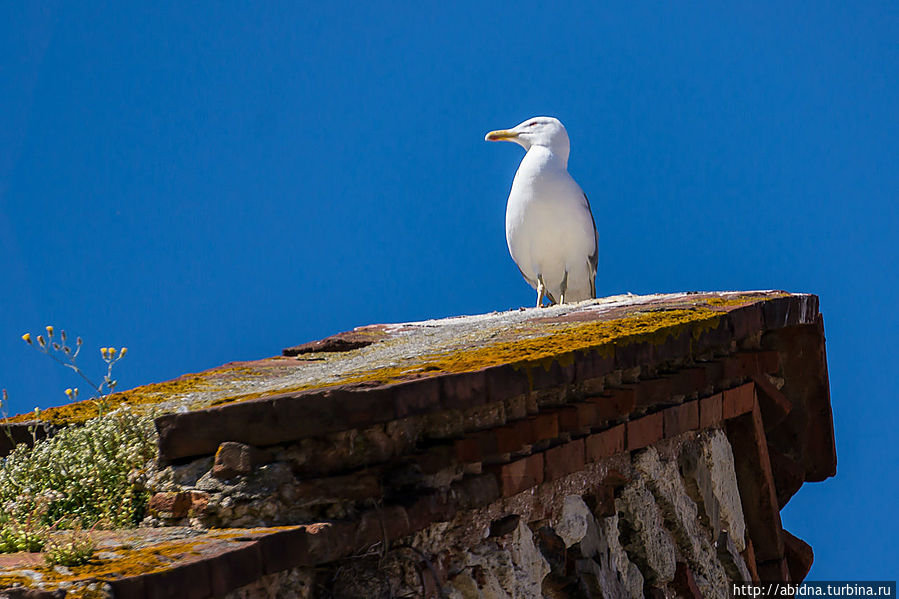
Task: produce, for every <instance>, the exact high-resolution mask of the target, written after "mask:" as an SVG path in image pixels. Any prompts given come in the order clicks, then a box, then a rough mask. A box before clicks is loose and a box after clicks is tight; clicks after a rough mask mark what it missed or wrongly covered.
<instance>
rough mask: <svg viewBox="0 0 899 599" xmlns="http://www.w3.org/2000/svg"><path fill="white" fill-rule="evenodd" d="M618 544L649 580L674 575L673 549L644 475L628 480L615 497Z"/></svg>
mask: <svg viewBox="0 0 899 599" xmlns="http://www.w3.org/2000/svg"><path fill="white" fill-rule="evenodd" d="M615 507H616V508H617V510H618V527H619V530H620V535H619V538H620V539H621V544H622V545H623V546H624V548H625V550H626V551H627V554H628V556H630V557H631V559H633V560H634V562H635V563H636V564H637V565H638V566H639V568H640V572H641V573H642V574H643V576H644V577H645V578H646V580H647V581H648V582H649V583H650V584H656V585H663V584H665V583H666V582H669V581H670V580H672V578H674V567H675V555H676V550H675V547H674V541H673V540H672V539H671V535H670V534H669V533H668V531H667V530H665V526H664V522H663V518H662V512H661V510H660V509H659V506H658V505H657V504H656V501H655V498H654V497H653V495H652V493H651V492H650V490H649V488H648V487H647V486H646V483H645V482H644V481H643V479H636V480H633V481H631V482H630V483H628V484H627V485H626V486H625V487H624V489H622V491H621V496H620V497H619V498H617V499H616V500H615Z"/></svg>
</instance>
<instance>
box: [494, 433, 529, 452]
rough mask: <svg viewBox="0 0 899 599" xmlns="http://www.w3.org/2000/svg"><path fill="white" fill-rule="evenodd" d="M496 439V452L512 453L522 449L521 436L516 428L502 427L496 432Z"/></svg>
mask: <svg viewBox="0 0 899 599" xmlns="http://www.w3.org/2000/svg"><path fill="white" fill-rule="evenodd" d="M494 436H495V438H496V450H497V451H498V452H499V453H512V452H515V451H518V450H519V449H521V447H522V445H524V443H522V441H521V435H520V434H519V432H518V428H517V427H515V426H501V427H500V428H498V429H495V430H494Z"/></svg>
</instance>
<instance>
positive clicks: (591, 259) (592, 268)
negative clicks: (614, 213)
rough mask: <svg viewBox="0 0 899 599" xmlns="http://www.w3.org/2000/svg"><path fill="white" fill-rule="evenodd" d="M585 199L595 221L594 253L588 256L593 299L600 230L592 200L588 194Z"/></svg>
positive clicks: (593, 296)
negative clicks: (598, 229) (591, 203)
mask: <svg viewBox="0 0 899 599" xmlns="http://www.w3.org/2000/svg"><path fill="white" fill-rule="evenodd" d="M584 201H585V202H587V212H589V213H590V221H591V222H592V223H593V253H592V254H590V255H589V256H587V264H589V265H590V293H591V297H592V298H593V299H596V269H597V267H598V266H599V232H598V231H597V230H596V219H595V218H593V210H591V209H590V200H589V199H588V198H587V194H586V193H585V194H584Z"/></svg>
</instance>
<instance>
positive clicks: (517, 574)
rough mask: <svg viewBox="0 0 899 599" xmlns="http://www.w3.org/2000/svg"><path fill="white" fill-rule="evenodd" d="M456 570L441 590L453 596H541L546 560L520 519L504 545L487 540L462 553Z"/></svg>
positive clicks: (485, 598) (547, 568) (494, 598)
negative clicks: (458, 569) (462, 560)
mask: <svg viewBox="0 0 899 599" xmlns="http://www.w3.org/2000/svg"><path fill="white" fill-rule="evenodd" d="M463 559H464V563H463V564H462V565H461V568H460V571H459V573H458V574H456V575H455V576H454V577H452V578H451V579H450V580H449V581H448V584H447V586H446V587H445V588H444V592H445V593H447V595H449V597H451V598H455V599H470V598H483V599H513V598H519V597H520V598H529V597H534V598H539V597H542V596H543V594H542V583H543V579H544V578H545V577H546V575H547V574H548V573H549V572H550V566H549V563H548V562H547V561H546V559H545V558H544V557H543V554H542V553H540V550H539V549H538V548H537V546H536V545H535V544H534V535H533V533H532V532H531V529H530V528H528V527H527V525H526V524H525V523H524V522H519V525H518V528H517V529H516V530H515V531H514V532H513V533H512V535H510V538H509V541H508V542H507V543H505V544H499V543H497V542H492V541H488V542H485V543H482V544H481V545H479V546H477V547H474V548H472V549H471V550H470V551H469V552H466V553H465V555H464V558H463Z"/></svg>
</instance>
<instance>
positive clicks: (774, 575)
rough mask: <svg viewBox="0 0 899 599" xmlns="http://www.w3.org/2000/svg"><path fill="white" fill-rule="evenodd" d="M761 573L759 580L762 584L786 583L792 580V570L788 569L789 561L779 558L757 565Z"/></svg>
mask: <svg viewBox="0 0 899 599" xmlns="http://www.w3.org/2000/svg"><path fill="white" fill-rule="evenodd" d="M757 568H758V571H759V580H760V581H762V582H784V581H789V580H790V570H789V568H788V567H787V560H786V559H785V558H782V557H778V558H775V559H772V560H768V561H765V562H760V563H759V564H758V565H757Z"/></svg>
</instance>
